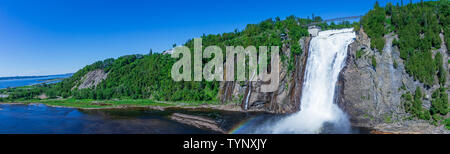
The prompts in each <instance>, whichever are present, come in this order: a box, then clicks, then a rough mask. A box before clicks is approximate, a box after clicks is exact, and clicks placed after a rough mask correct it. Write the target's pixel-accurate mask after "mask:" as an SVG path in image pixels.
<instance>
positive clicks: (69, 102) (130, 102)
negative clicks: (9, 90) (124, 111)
mask: <svg viewBox="0 0 450 154" xmlns="http://www.w3.org/2000/svg"><path fill="white" fill-rule="evenodd" d="M12 102H15V103H24V104H30V103H42V104H46V105H50V106H60V107H74V108H99V109H101V108H114V107H124V106H126V107H149V106H160V107H170V106H188V107H195V106H199V105H206V104H208V105H218V104H220V103H219V102H217V101H183V102H156V101H153V100H148V99H123V100H92V99H61V100H57V99H48V100H39V99H32V100H15V101H12Z"/></svg>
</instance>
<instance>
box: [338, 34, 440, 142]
mask: <svg viewBox="0 0 450 154" xmlns="http://www.w3.org/2000/svg"><path fill="white" fill-rule="evenodd" d="M396 37H397V36H396V35H395V34H393V33H391V34H387V35H385V40H386V44H385V47H384V49H383V51H382V52H379V51H374V50H372V49H371V48H370V38H369V37H368V36H367V35H366V34H365V33H364V30H363V29H362V28H361V30H360V31H358V32H357V37H356V41H355V42H353V43H352V44H351V45H350V47H349V50H348V56H347V60H346V66H345V67H344V69H343V70H342V71H341V73H340V77H339V81H338V82H339V83H338V88H339V95H338V98H337V100H338V101H337V103H338V104H339V106H340V107H341V108H342V109H343V110H344V111H345V112H346V113H347V114H348V115H349V118H350V121H351V122H352V125H354V126H361V127H372V128H376V129H378V130H380V131H387V132H404V133H448V130H446V129H445V128H444V127H443V126H440V127H435V126H433V125H430V124H429V122H428V121H424V120H406V117H407V116H409V115H408V114H407V113H405V110H404V109H403V106H402V103H401V102H402V100H401V95H402V94H404V93H406V92H407V91H409V92H411V93H414V91H415V89H416V87H421V88H422V91H423V93H424V94H425V100H424V101H423V106H424V107H425V108H429V107H430V101H431V100H430V99H431V93H432V91H434V90H435V89H436V88H438V85H436V86H433V87H431V88H428V89H427V88H425V86H424V85H423V84H422V83H420V82H419V81H415V80H414V78H413V77H412V76H410V75H409V74H408V73H406V71H405V67H404V62H403V60H402V59H401V58H400V57H399V55H400V53H399V50H398V48H397V47H396V46H395V47H392V41H393V40H394V39H395V38H396ZM358 50H361V51H363V52H362V54H361V57H359V58H357V57H356V52H357V51H358ZM446 51H447V49H446V48H445V45H442V47H441V49H439V50H437V51H434V52H441V53H442V54H443V55H445V56H444V57H448V55H447V54H446ZM372 56H373V57H374V58H375V59H376V62H377V65H376V67H374V66H373V65H372ZM394 61H395V62H396V63H397V64H398V66H397V67H396V68H395V67H394ZM445 61H447V60H445ZM445 63H446V62H445ZM445 65H446V66H445V67H446V68H447V64H445ZM447 70H448V68H447ZM402 85H404V86H405V88H406V89H402V88H401V87H402Z"/></svg>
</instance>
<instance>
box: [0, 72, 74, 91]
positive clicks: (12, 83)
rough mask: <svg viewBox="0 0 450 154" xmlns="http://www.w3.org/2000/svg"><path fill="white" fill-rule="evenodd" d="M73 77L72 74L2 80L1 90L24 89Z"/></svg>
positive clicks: (0, 81) (0, 83) (0, 80)
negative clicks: (23, 87) (46, 81)
mask: <svg viewBox="0 0 450 154" xmlns="http://www.w3.org/2000/svg"><path fill="white" fill-rule="evenodd" d="M70 76H72V74H63V75H49V76H42V77H33V78H23V79H1V78H0V89H3V88H8V87H9V88H13V87H22V86H29V85H34V84H40V83H43V82H45V80H52V79H58V78H68V77H70ZM59 81H60V80H58V81H51V82H48V83H57V82H59Z"/></svg>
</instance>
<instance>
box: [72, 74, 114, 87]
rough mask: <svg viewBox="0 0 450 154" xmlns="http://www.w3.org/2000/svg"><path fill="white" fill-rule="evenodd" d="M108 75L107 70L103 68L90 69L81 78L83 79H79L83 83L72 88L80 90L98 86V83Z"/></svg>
mask: <svg viewBox="0 0 450 154" xmlns="http://www.w3.org/2000/svg"><path fill="white" fill-rule="evenodd" d="M107 77H108V73H105V71H103V70H101V69H97V70H93V71H90V72H88V73H86V75H84V76H83V78H81V80H80V81H79V82H81V84H79V86H78V87H73V88H72V89H74V88H77V89H78V90H80V89H86V88H92V87H97V85H98V84H99V83H100V82H102V81H103V80H104V79H106V78H107Z"/></svg>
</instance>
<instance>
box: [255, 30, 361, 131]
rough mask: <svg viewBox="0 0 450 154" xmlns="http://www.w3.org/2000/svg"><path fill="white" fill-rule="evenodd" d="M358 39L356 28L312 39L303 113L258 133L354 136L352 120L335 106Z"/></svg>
mask: <svg viewBox="0 0 450 154" xmlns="http://www.w3.org/2000/svg"><path fill="white" fill-rule="evenodd" d="M355 38H356V35H355V33H354V32H353V29H352V28H346V29H340V30H327V31H322V32H319V34H318V35H317V36H316V37H314V38H312V40H311V42H310V46H309V51H308V54H309V55H308V60H307V64H306V72H305V74H304V75H305V77H304V81H303V82H304V83H303V91H302V97H301V110H300V111H299V112H297V113H294V114H292V115H289V116H285V117H282V118H280V119H278V120H272V121H270V122H267V123H266V124H265V126H262V127H261V128H260V129H259V130H257V131H256V133H306V134H311V133H350V131H351V126H350V122H349V120H348V117H347V116H346V114H345V113H344V112H343V111H342V110H341V109H340V108H339V107H338V106H337V105H336V104H335V102H334V100H335V99H334V97H335V96H334V95H335V89H336V82H337V80H338V77H339V73H340V71H341V69H342V68H343V67H344V65H345V58H346V56H347V49H348V46H349V45H350V43H352V42H353V41H354V39H355ZM299 99H300V98H299Z"/></svg>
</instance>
